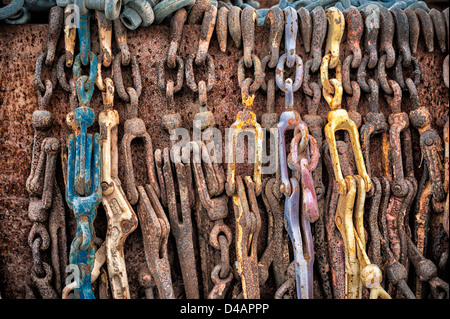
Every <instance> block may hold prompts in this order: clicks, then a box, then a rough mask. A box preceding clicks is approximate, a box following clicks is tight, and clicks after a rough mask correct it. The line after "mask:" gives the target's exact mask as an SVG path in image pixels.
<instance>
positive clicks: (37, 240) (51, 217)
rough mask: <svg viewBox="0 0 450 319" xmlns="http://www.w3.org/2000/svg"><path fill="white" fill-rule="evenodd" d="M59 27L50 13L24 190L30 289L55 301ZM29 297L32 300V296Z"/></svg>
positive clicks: (61, 245) (60, 241)
mask: <svg viewBox="0 0 450 319" xmlns="http://www.w3.org/2000/svg"><path fill="white" fill-rule="evenodd" d="M62 24H63V21H62V9H61V8H59V9H56V8H55V9H53V10H51V12H50V15H49V32H48V39H47V49H46V51H45V52H44V53H42V54H41V55H39V57H38V59H37V60H36V71H35V81H34V84H35V86H36V90H37V100H38V110H36V111H34V112H33V115H32V120H31V124H32V126H33V129H34V137H33V148H32V160H31V171H30V175H29V176H28V178H27V180H26V189H27V191H28V193H29V195H30V203H29V206H28V217H29V218H30V220H31V221H32V222H33V226H32V228H31V230H30V233H29V236H28V244H29V246H30V248H31V251H32V256H33V266H32V268H31V273H30V277H31V286H32V287H34V288H35V289H37V291H38V292H39V295H40V296H41V297H42V298H43V299H58V298H59V295H60V293H61V291H62V280H63V278H65V267H66V264H67V258H68V256H67V250H66V249H67V248H66V225H65V210H64V202H63V198H62V195H61V191H60V189H59V187H58V186H57V184H56V164H57V157H58V156H59V152H60V141H59V140H58V139H57V138H54V137H51V136H50V129H51V126H52V122H53V117H52V114H51V112H50V111H48V107H49V104H50V100H51V97H52V95H53V91H54V89H55V87H56V84H57V73H56V63H54V57H55V52H54V51H55V48H56V46H57V43H58V38H59V34H60V32H61V29H62ZM44 64H45V65H47V66H48V67H50V68H51V76H50V79H46V80H45V81H44V82H43V81H42V73H43V68H44ZM44 83H45V84H44ZM47 221H48V228H47V226H46V225H47ZM50 245H51V249H50V259H51V266H50V265H49V264H48V263H47V262H46V258H45V256H46V255H47V254H46V253H45V252H46V251H47V250H48V249H49V248H50ZM53 278H54V281H53V280H52V279H53ZM53 285H54V286H53ZM32 287H28V289H30V290H31V289H32ZM33 296H35V295H34V293H33ZM34 298H35V297H34Z"/></svg>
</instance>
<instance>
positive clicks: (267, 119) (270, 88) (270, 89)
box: [261, 55, 278, 152]
mask: <svg viewBox="0 0 450 319" xmlns="http://www.w3.org/2000/svg"><path fill="white" fill-rule="evenodd" d="M271 60H272V56H271V55H266V56H265V57H264V58H263V59H262V60H261V68H262V70H263V72H264V77H265V81H263V82H262V83H261V89H263V91H266V96H267V97H266V112H265V113H263V115H262V116H261V126H262V127H264V128H265V129H269V130H270V129H275V128H276V125H277V123H278V114H277V113H275V112H274V108H275V90H276V85H275V72H271V73H273V77H271V78H270V79H269V78H268V72H267V71H266V68H267V67H268V68H272V69H273V68H275V67H276V65H275V66H274V67H271V66H269V62H270V61H271ZM277 62H278V60H277ZM270 131H271V130H270ZM264 145H267V143H265V144H264ZM274 146H275V148H276V152H278V149H277V147H278V146H277V143H275V145H274ZM270 147H271V148H270V149H273V148H272V141H271V144H270Z"/></svg>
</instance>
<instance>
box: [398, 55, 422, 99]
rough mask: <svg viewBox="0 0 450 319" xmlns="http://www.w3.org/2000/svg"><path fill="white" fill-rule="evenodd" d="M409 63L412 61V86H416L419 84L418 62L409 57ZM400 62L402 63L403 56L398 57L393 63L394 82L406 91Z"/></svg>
mask: <svg viewBox="0 0 450 319" xmlns="http://www.w3.org/2000/svg"><path fill="white" fill-rule="evenodd" d="M411 61H412V66H413V69H414V70H413V81H414V85H415V86H418V85H419V83H420V76H421V74H420V65H419V61H417V59H416V58H415V57H411ZM402 62H403V56H399V57H398V58H397V60H396V62H395V67H394V77H395V81H396V82H397V83H398V84H399V85H400V87H401V88H402V89H403V90H405V91H406V90H408V88H407V86H406V84H405V79H404V77H403V73H404V72H403V66H402Z"/></svg>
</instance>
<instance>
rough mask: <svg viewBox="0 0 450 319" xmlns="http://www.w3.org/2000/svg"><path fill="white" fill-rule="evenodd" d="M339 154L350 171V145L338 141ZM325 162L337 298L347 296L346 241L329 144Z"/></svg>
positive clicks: (327, 224)
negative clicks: (337, 219) (338, 221)
mask: <svg viewBox="0 0 450 319" xmlns="http://www.w3.org/2000/svg"><path fill="white" fill-rule="evenodd" d="M337 148H338V154H339V156H340V157H341V162H342V165H343V167H342V168H343V169H344V170H345V171H346V174H347V173H348V171H349V169H348V167H349V165H350V161H349V158H348V145H347V144H346V143H345V142H343V141H337ZM323 155H324V164H325V167H326V168H327V172H328V175H329V176H330V179H329V184H328V188H327V189H328V192H327V207H329V208H328V209H327V210H325V229H326V234H327V241H328V255H329V260H330V273H331V283H332V287H333V296H334V298H335V299H344V298H345V268H344V258H345V257H344V242H343V240H342V236H341V234H340V233H339V230H338V229H337V227H336V223H335V215H336V209H337V203H338V197H339V193H338V189H337V184H336V183H335V179H334V174H333V166H332V162H331V156H330V152H329V146H328V145H327V144H325V145H324V150H323Z"/></svg>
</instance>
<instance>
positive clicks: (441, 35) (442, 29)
mask: <svg viewBox="0 0 450 319" xmlns="http://www.w3.org/2000/svg"><path fill="white" fill-rule="evenodd" d="M428 14H429V15H430V17H431V19H432V20H433V25H434V33H435V34H436V38H437V41H438V44H439V48H440V50H441V52H442V53H445V52H447V41H448V40H447V37H448V34H447V30H446V29H447V27H446V22H445V17H444V15H443V14H442V13H441V12H439V11H438V10H436V9H434V8H433V9H431V10H430V12H429V13H428Z"/></svg>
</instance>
